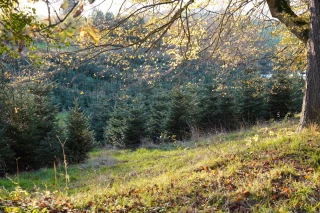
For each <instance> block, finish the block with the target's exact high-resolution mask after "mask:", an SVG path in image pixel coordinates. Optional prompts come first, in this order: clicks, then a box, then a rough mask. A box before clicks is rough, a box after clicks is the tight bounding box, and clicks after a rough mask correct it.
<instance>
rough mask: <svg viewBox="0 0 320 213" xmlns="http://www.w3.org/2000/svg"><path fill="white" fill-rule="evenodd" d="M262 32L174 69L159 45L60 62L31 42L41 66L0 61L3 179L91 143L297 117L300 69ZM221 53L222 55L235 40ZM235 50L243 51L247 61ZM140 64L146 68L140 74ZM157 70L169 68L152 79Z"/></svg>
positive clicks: (130, 144) (126, 143)
mask: <svg viewBox="0 0 320 213" xmlns="http://www.w3.org/2000/svg"><path fill="white" fill-rule="evenodd" d="M112 17H113V15H112V14H111V13H106V14H104V13H103V12H101V11H94V12H93V13H92V14H91V16H90V18H91V19H93V23H95V25H96V27H99V26H100V22H101V21H110V20H112ZM101 19H102V20H101ZM258 24H259V23H254V24H253V27H254V26H257V25H258ZM128 27H132V28H133V27H135V25H134V24H132V25H131V26H128ZM238 33H241V32H238ZM263 33H264V37H263V38H262V39H261V38H260V40H256V41H255V42H253V44H251V45H250V47H249V50H250V48H256V49H259V48H261V50H260V51H254V52H251V50H250V52H245V51H247V50H243V52H240V53H238V54H240V55H233V56H227V58H225V59H224V58H222V57H219V56H217V57H215V58H214V59H211V60H206V61H203V60H201V59H195V60H193V61H192V64H188V65H187V66H181V67H178V68H176V69H174V71H172V70H170V67H171V66H172V61H171V59H170V54H169V53H168V52H166V51H165V50H161V49H159V50H158V51H156V54H152V55H151V56H143V55H141V53H140V52H138V53H135V52H131V53H130V54H125V53H123V52H122V53H120V55H121V57H119V53H117V52H108V53H104V54H101V55H100V56H99V57H98V58H96V59H95V60H89V61H88V60H86V61H85V62H84V63H82V62H81V61H80V63H79V58H78V57H73V56H70V58H69V60H66V59H61V57H59V51H61V50H59V48H56V49H54V48H52V47H50V48H49V47H48V44H46V43H45V42H44V41H43V40H41V39H40V40H36V41H35V43H34V45H35V46H37V47H38V50H37V51H38V54H40V55H42V56H45V55H48V54H52V56H51V57H48V58H46V59H45V62H44V64H45V66H43V65H39V66H36V67H33V68H32V69H30V65H29V62H28V61H29V59H28V57H22V58H17V59H14V58H10V57H6V56H4V57H2V69H1V97H0V104H1V107H0V109H1V113H0V115H1V122H0V135H1V136H0V138H1V141H0V144H1V145H0V147H1V148H0V157H1V165H2V168H1V172H2V175H3V174H4V173H5V172H13V171H16V167H17V165H19V169H20V170H31V169H38V168H41V167H52V166H53V164H54V162H55V163H56V164H61V163H62V162H63V154H62V151H63V150H62V148H63V149H64V151H65V152H66V156H67V158H68V162H69V163H80V162H83V161H84V160H86V158H87V153H88V151H90V150H91V149H92V148H94V147H103V146H108V147H110V148H111V147H116V148H133V149H134V148H137V147H139V146H140V145H141V144H143V143H155V144H158V143H171V142H175V141H186V140H189V139H191V138H196V137H200V136H203V135H206V134H215V133H219V132H228V131H233V130H237V129H241V128H245V127H248V126H250V125H253V124H256V123H257V122H264V121H268V120H270V119H273V120H278V119H284V118H286V117H291V116H293V115H294V114H295V113H299V112H300V111H301V106H302V97H303V86H304V75H303V74H302V73H303V72H302V71H303V70H297V69H296V70H288V69H290V67H287V66H286V64H283V63H282V62H281V60H279V59H277V54H276V50H277V49H276V48H275V47H276V46H277V45H278V44H279V42H280V40H281V39H279V37H277V36H272V35H271V34H270V30H267V31H263ZM248 37H250V34H249V35H248ZM234 38H239V35H238V34H237V33H235V36H233V37H232V38H230V39H231V40H232V39H234ZM247 39H248V38H247ZM246 42H247V40H246V39H243V40H240V41H239V43H240V45H243V44H244V43H246ZM263 42H264V43H263ZM46 46H47V47H46ZM69 48H71V47H69ZM221 50H222V51H226V52H227V53H225V54H228V53H230V52H232V51H233V46H232V45H230V43H229V46H228V45H226V46H223V47H222V49H221ZM127 51H128V52H130V51H131V49H130V48H127ZM242 54H247V55H246V58H245V61H244V60H243V57H244V56H243V55H242ZM229 57H231V58H229ZM233 57H234V58H233ZM236 57H239V59H236ZM275 59H277V60H275ZM225 63H230V64H234V65H230V66H229V67H228V66H224V64H225ZM292 63H295V64H299V62H295V61H293V62H292ZM292 63H291V64H292ZM75 64H77V65H75ZM106 67H107V69H106ZM38 69H41V72H39V70H38ZM138 69H147V70H151V72H149V71H148V76H145V72H139V71H137V70H138ZM159 69H161V70H162V72H166V71H168V70H169V72H168V73H167V74H166V75H163V76H162V75H158V76H157V74H156V73H159ZM8 70H10V73H9V72H8ZM153 70H154V71H153ZM150 73H151V74H150ZM152 73H154V74H152ZM63 142H65V146H64V147H63V146H62V145H63Z"/></svg>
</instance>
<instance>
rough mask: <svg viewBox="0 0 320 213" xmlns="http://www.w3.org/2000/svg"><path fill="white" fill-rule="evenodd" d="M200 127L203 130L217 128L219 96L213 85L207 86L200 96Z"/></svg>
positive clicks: (198, 117) (198, 115)
mask: <svg viewBox="0 0 320 213" xmlns="http://www.w3.org/2000/svg"><path fill="white" fill-rule="evenodd" d="M198 99H199V106H198V108H199V110H198V114H197V120H198V125H199V126H200V127H201V129H203V130H209V129H211V128H216V127H217V126H218V123H219V118H218V96H217V93H216V91H215V87H214V86H213V85H211V84H210V85H206V86H205V88H204V89H203V90H202V91H201V92H200V94H199V97H198Z"/></svg>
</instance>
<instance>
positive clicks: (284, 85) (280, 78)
mask: <svg viewBox="0 0 320 213" xmlns="http://www.w3.org/2000/svg"><path fill="white" fill-rule="evenodd" d="M291 84H292V82H291V81H290V79H289V78H288V77H286V76H285V75H284V74H283V73H278V74H276V75H274V76H273V77H272V79H271V90H270V94H269V108H270V114H271V117H272V118H275V119H279V118H284V117H285V116H286V115H287V114H288V113H289V112H290V106H291V105H292V100H291V92H292V88H291Z"/></svg>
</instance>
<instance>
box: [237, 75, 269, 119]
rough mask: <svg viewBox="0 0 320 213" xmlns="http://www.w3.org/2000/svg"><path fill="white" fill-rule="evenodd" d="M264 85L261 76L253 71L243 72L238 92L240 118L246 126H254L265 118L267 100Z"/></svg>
mask: <svg viewBox="0 0 320 213" xmlns="http://www.w3.org/2000/svg"><path fill="white" fill-rule="evenodd" d="M263 86H264V83H263V81H262V78H261V77H260V74H259V73H258V72H256V71H255V70H252V69H245V70H243V71H242V76H241V81H240V85H239V87H238V88H239V90H238V91H237V92H238V95H237V97H238V100H237V107H238V116H239V120H240V121H241V122H244V123H245V124H254V123H256V122H257V121H258V120H259V119H262V118H264V117H265V114H266V104H265V103H266V100H265V99H264V91H263V89H264V87H263Z"/></svg>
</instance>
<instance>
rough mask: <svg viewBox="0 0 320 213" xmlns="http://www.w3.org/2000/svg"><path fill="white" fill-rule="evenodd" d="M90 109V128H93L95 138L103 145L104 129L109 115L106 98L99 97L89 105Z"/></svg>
mask: <svg viewBox="0 0 320 213" xmlns="http://www.w3.org/2000/svg"><path fill="white" fill-rule="evenodd" d="M90 111H91V112H92V119H91V128H92V130H94V133H95V140H96V141H97V142H98V143H100V144H101V145H103V144H104V130H105V128H106V126H107V121H108V120H109V117H110V110H109V104H108V100H106V99H102V98H101V99H99V101H98V102H97V103H95V104H94V105H93V106H92V107H91V110H90Z"/></svg>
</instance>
